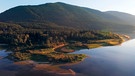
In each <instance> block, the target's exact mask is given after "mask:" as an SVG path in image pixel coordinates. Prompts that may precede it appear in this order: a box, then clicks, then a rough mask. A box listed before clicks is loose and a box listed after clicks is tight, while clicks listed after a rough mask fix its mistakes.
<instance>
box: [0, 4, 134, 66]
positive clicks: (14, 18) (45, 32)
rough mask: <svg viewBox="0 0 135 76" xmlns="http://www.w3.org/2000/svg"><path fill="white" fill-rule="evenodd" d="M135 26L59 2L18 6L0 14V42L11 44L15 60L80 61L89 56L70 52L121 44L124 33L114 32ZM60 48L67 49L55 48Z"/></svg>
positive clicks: (128, 30) (129, 30) (128, 31)
mask: <svg viewBox="0 0 135 76" xmlns="http://www.w3.org/2000/svg"><path fill="white" fill-rule="evenodd" d="M134 27H135V26H132V25H131V24H129V23H125V21H123V20H121V19H120V18H118V17H116V16H114V15H110V14H108V13H105V12H101V11H98V10H94V9H89V8H84V7H79V6H74V5H69V4H65V3H60V2H58V3H47V4H42V5H36V6H18V7H15V8H11V9H9V10H7V11H5V12H3V13H1V14H0V43H3V44H8V45H9V47H10V48H9V49H10V50H12V51H13V53H12V54H11V55H10V56H12V57H9V58H11V59H13V60H29V59H31V60H35V61H47V62H53V63H63V62H64V63H65V62H66V63H67V62H77V61H81V60H83V59H84V58H85V57H87V56H86V55H84V54H67V53H69V52H73V51H74V50H75V49H78V48H79V49H80V48H87V49H89V48H95V47H100V46H106V45H117V44H120V43H122V42H123V39H122V37H121V35H119V34H116V33H113V32H117V33H130V32H133V30H134ZM65 46H66V47H65ZM61 47H64V49H66V50H63V51H61V50H60V51H56V49H57V48H61ZM57 50H58V49H57Z"/></svg>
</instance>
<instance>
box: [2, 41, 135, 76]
mask: <svg viewBox="0 0 135 76" xmlns="http://www.w3.org/2000/svg"><path fill="white" fill-rule="evenodd" d="M0 50H1V51H0V76H29V75H31V76H39V75H40V76H56V75H51V74H49V75H47V74H46V73H43V72H42V71H37V70H31V69H33V66H32V65H31V66H26V65H17V64H15V62H13V61H11V60H9V59H7V58H6V56H7V55H8V54H9V53H10V52H7V51H6V49H5V48H1V49H0ZM82 53H83V54H87V55H88V56H89V57H87V58H86V59H84V61H82V62H80V63H78V64H74V65H65V66H61V68H63V69H72V70H73V71H74V72H76V74H77V75H76V76H135V72H134V71H135V39H132V40H129V41H126V42H124V43H122V44H121V45H118V46H107V47H100V48H95V49H82V50H78V51H76V52H74V54H82ZM57 76H58V75H57Z"/></svg>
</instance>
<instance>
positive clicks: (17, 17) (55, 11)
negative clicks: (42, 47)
mask: <svg viewBox="0 0 135 76" xmlns="http://www.w3.org/2000/svg"><path fill="white" fill-rule="evenodd" d="M0 22H5V23H10V24H11V23H13V24H18V25H20V26H21V27H24V28H36V29H37V28H38V29H51V28H56V29H58V28H67V29H78V30H107V31H114V32H123V33H126V32H132V31H133V30H135V16H134V15H131V14H127V13H123V12H117V11H107V12H101V11H99V10H95V9H90V8H85V7H79V6H74V5H70V4H66V3H61V2H57V3H47V4H42V5H33V6H18V7H14V8H11V9H9V10H7V11H5V12H3V13H1V14H0Z"/></svg>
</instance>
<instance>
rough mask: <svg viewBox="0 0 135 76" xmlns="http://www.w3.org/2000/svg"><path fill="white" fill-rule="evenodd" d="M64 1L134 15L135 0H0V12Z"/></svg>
mask: <svg viewBox="0 0 135 76" xmlns="http://www.w3.org/2000/svg"><path fill="white" fill-rule="evenodd" d="M54 2H64V3H68V4H72V5H77V6H82V7H88V8H92V9H97V10H100V11H120V12H125V13H130V14H133V15H135V0H0V13H1V12H4V11H5V10H8V9H10V8H13V7H16V6H20V5H39V4H45V3H54Z"/></svg>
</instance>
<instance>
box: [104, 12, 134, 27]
mask: <svg viewBox="0 0 135 76" xmlns="http://www.w3.org/2000/svg"><path fill="white" fill-rule="evenodd" d="M106 13H108V14H111V15H113V16H116V17H117V18H119V19H121V20H123V21H124V22H126V23H128V24H131V25H134V26H135V15H131V14H128V13H124V12H118V11H107V12H106Z"/></svg>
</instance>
